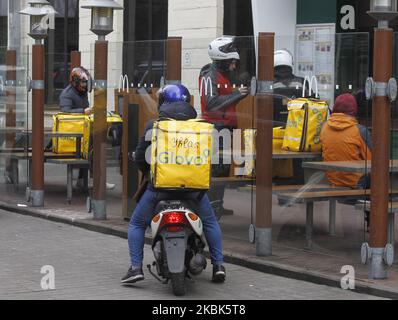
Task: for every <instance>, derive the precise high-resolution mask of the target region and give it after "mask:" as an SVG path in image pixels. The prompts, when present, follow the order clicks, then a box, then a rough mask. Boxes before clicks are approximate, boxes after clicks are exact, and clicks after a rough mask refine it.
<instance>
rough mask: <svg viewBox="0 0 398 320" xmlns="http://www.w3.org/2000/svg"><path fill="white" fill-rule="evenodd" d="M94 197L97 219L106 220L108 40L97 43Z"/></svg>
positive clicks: (93, 204)
mask: <svg viewBox="0 0 398 320" xmlns="http://www.w3.org/2000/svg"><path fill="white" fill-rule="evenodd" d="M94 72H95V82H96V88H95V90H94V107H95V108H94V124H93V141H94V151H93V198H92V208H93V213H94V219H95V220H106V201H105V199H106V133H107V123H106V115H107V79H108V74H107V72H108V42H107V41H96V43H95V70H94Z"/></svg>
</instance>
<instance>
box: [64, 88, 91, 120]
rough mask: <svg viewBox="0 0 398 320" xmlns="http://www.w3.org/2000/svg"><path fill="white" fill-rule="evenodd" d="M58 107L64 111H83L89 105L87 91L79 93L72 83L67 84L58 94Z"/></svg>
mask: <svg viewBox="0 0 398 320" xmlns="http://www.w3.org/2000/svg"><path fill="white" fill-rule="evenodd" d="M59 107H60V109H61V112H65V113H84V110H85V109H86V108H88V107H89V102H88V96H87V93H86V94H84V95H81V94H80V93H79V92H78V91H77V90H76V89H75V88H73V87H72V85H69V86H67V87H66V88H65V89H64V90H63V91H62V93H61V95H60V96H59Z"/></svg>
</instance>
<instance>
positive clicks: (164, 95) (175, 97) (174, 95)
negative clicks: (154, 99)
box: [159, 84, 191, 105]
mask: <svg viewBox="0 0 398 320" xmlns="http://www.w3.org/2000/svg"><path fill="white" fill-rule="evenodd" d="M179 101H184V102H188V103H190V102H191V94H190V93H189V90H188V89H187V88H186V87H185V86H183V85H182V84H169V85H167V86H165V87H163V88H162V90H161V91H160V93H159V105H162V104H164V103H173V102H179Z"/></svg>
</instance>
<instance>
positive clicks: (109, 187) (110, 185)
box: [106, 182, 116, 190]
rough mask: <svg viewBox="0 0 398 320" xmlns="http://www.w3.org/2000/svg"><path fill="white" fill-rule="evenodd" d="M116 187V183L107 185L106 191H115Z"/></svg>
mask: <svg viewBox="0 0 398 320" xmlns="http://www.w3.org/2000/svg"><path fill="white" fill-rule="evenodd" d="M115 187H116V184H114V183H108V182H107V183H106V190H113V189H115Z"/></svg>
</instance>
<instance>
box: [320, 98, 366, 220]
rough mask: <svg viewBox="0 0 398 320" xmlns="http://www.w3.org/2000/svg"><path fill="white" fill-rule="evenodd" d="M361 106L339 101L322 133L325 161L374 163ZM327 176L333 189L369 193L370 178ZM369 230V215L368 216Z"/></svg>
mask: <svg viewBox="0 0 398 320" xmlns="http://www.w3.org/2000/svg"><path fill="white" fill-rule="evenodd" d="M357 113H358V105H357V102H356V99H355V97H354V96H353V95H351V94H349V93H345V94H342V95H340V96H338V97H337V98H336V101H335V104H334V107H333V111H332V114H331V116H330V118H329V119H328V121H327V122H326V123H325V125H324V127H323V128H322V132H321V143H322V156H323V160H324V161H355V160H371V156H372V153H371V149H372V144H371V134H370V133H369V131H368V130H367V129H366V128H365V127H364V126H362V125H360V124H358V121H357V119H356V116H357ZM326 176H327V178H328V180H329V182H330V184H332V185H333V186H341V187H350V188H361V189H367V188H369V187H370V178H369V175H364V174H362V173H355V172H338V171H336V172H331V171H328V172H327V173H326ZM366 221H367V223H368V226H369V212H367V214H366Z"/></svg>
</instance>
